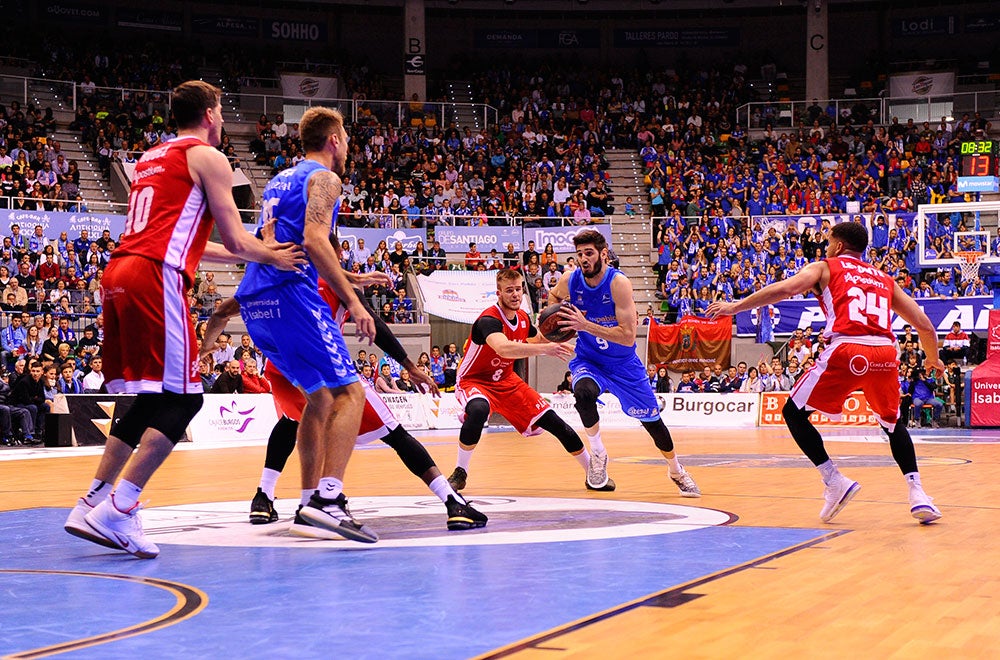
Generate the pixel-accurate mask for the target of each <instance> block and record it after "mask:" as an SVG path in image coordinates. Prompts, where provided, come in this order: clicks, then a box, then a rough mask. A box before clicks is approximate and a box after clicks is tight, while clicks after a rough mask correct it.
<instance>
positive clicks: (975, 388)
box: [968, 358, 1000, 426]
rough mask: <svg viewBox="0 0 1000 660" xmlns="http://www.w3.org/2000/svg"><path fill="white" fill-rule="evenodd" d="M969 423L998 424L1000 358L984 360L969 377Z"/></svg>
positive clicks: (978, 424) (999, 418)
mask: <svg viewBox="0 0 1000 660" xmlns="http://www.w3.org/2000/svg"><path fill="white" fill-rule="evenodd" d="M969 385H970V387H969V390H970V392H969V395H968V396H969V398H968V401H969V424H970V425H971V426H1000V360H998V359H996V358H994V359H992V360H986V362H983V363H982V364H980V365H979V366H977V367H976V368H975V369H973V370H972V377H971V378H970V379H969Z"/></svg>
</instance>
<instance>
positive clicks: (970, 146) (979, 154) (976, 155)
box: [958, 140, 997, 177]
mask: <svg viewBox="0 0 1000 660" xmlns="http://www.w3.org/2000/svg"><path fill="white" fill-rule="evenodd" d="M961 153H962V162H961V167H959V171H958V175H959V176H963V177H964V176H997V149H996V145H995V143H993V142H992V141H986V140H980V141H976V142H963V143H962V146H961Z"/></svg>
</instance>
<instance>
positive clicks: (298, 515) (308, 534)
mask: <svg viewBox="0 0 1000 660" xmlns="http://www.w3.org/2000/svg"><path fill="white" fill-rule="evenodd" d="M288 533H289V534H291V535H292V536H301V537H303V538H307V539H328V540H329V539H333V540H338V541H339V540H340V539H342V538H344V537H342V536H341V535H340V534H335V533H334V532H331V531H329V530H327V529H323V528H322V527H317V526H316V525H314V524H312V523H311V522H309V521H308V520H306V519H305V518H303V517H302V507H301V506H300V507H299V508H298V510H297V511H296V512H295V519H294V520H292V526H291V527H289V528H288Z"/></svg>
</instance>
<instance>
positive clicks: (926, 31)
mask: <svg viewBox="0 0 1000 660" xmlns="http://www.w3.org/2000/svg"><path fill="white" fill-rule="evenodd" d="M932 34H955V15H954V14H943V15H937V16H910V17H908V18H895V19H893V20H892V36H894V37H927V36H930V35H932ZM892 96H895V94H892Z"/></svg>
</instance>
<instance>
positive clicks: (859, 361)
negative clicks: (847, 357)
mask: <svg viewBox="0 0 1000 660" xmlns="http://www.w3.org/2000/svg"><path fill="white" fill-rule="evenodd" d="M847 366H848V368H849V369H850V370H851V373H852V374H854V375H855V376H864V375H865V374H866V373H868V358H866V357H865V356H864V355H855V356H853V357H852V358H851V361H850V362H848V363H847Z"/></svg>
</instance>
